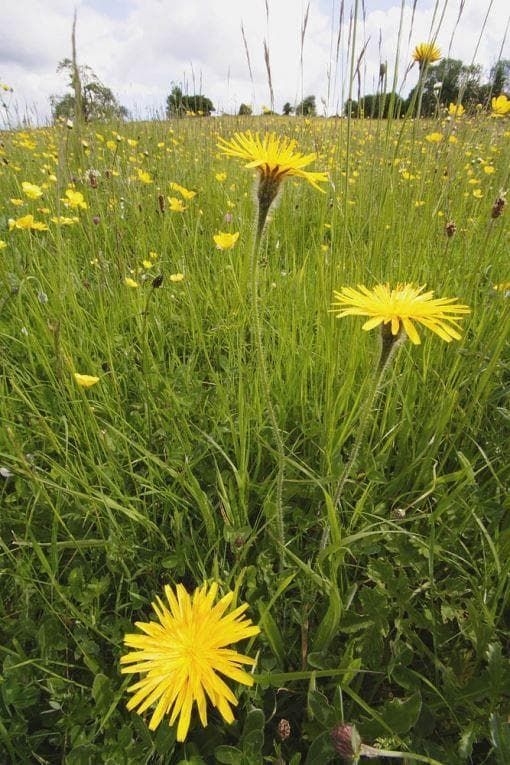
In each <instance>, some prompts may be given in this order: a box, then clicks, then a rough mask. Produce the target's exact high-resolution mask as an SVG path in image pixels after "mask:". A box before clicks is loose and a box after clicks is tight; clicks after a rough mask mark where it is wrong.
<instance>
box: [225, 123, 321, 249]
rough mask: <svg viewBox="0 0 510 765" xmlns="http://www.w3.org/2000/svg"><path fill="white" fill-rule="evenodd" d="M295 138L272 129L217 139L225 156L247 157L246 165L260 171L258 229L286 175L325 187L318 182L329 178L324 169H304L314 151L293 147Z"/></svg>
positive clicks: (312, 157)
mask: <svg viewBox="0 0 510 765" xmlns="http://www.w3.org/2000/svg"><path fill="white" fill-rule="evenodd" d="M296 146H297V143H296V141H295V140H294V139H292V140H291V139H289V138H281V137H278V136H276V135H275V134H274V133H265V134H264V136H263V137H261V136H260V134H259V133H255V134H253V133H252V132H251V130H247V131H246V132H245V133H234V136H233V138H231V139H230V140H229V141H227V140H225V139H224V138H220V139H219V143H218V148H219V149H220V150H221V152H222V154H224V155H225V156H228V157H236V158H238V159H242V160H247V163H246V165H245V167H246V168H249V169H250V168H254V169H256V170H257V172H258V174H259V182H258V186H257V199H258V204H259V215H258V232H259V234H261V233H262V230H263V228H264V224H265V222H266V218H267V214H268V212H269V210H270V208H271V205H272V204H273V202H274V201H275V200H276V198H277V196H278V192H279V190H280V185H281V183H282V181H283V180H284V179H285V178H287V177H292V176H294V177H297V178H304V179H305V180H306V181H308V183H310V184H311V185H312V186H313V187H314V188H316V189H318V190H319V191H324V189H321V187H320V186H319V183H325V182H326V181H327V180H328V174H327V173H325V172H315V171H311V170H305V168H306V167H307V166H308V165H309V164H310V163H311V162H313V161H314V160H315V159H316V157H317V155H316V154H315V153H311V154H302V153H301V152H300V151H296Z"/></svg>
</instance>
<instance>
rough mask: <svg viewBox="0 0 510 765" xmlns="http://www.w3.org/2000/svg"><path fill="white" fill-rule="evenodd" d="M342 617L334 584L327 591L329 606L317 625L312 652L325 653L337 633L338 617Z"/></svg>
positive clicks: (338, 596) (340, 605)
mask: <svg viewBox="0 0 510 765" xmlns="http://www.w3.org/2000/svg"><path fill="white" fill-rule="evenodd" d="M341 615H342V603H341V600H340V594H339V592H338V587H337V585H336V584H333V585H332V586H331V589H330V591H329V605H328V609H327V611H326V613H325V614H324V618H323V619H322V621H321V623H320V624H319V628H318V630H317V632H316V634H315V639H314V641H313V643H312V651H313V652H314V653H315V652H320V651H325V650H326V649H327V648H328V646H329V644H330V643H331V641H332V640H333V638H334V637H335V635H336V634H337V633H338V625H339V623H340V617H341Z"/></svg>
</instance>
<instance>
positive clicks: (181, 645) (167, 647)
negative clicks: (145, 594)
mask: <svg viewBox="0 0 510 765" xmlns="http://www.w3.org/2000/svg"><path fill="white" fill-rule="evenodd" d="M217 593H218V585H217V584H216V583H214V584H212V585H211V586H210V587H208V586H207V585H206V584H204V585H203V586H202V587H200V588H197V589H196V590H195V591H194V592H193V594H192V595H190V594H189V593H188V592H187V591H186V589H185V588H184V586H183V585H182V584H178V585H177V587H176V590H175V592H174V591H173V590H172V588H171V587H169V586H168V585H166V587H165V596H166V600H167V603H168V605H167V604H166V603H164V602H163V601H162V600H161V598H159V597H157V598H156V602H154V603H153V604H152V607H153V609H154V612H155V614H156V616H157V619H158V621H151V622H136V626H137V627H138V629H140V630H141V631H142V633H144V634H130V635H126V636H125V638H124V643H125V644H126V645H127V646H128V647H129V648H134V649H135V650H134V651H131V652H130V653H128V654H126V655H125V656H122V658H121V660H120V661H121V664H124V665H129V666H123V667H122V669H121V672H122V673H133V672H139V673H141V674H144V675H145V676H144V677H143V678H142V679H141V680H139V681H138V682H136V683H134V685H131V686H130V687H129V688H128V690H129V691H130V692H132V693H133V694H134V695H133V696H132V698H131V699H130V700H129V702H128V704H127V707H128V709H136V708H137V707H138V709H137V712H138V714H141V713H142V712H145V710H146V709H148V708H149V707H150V706H151V705H152V704H154V703H156V708H155V709H154V712H153V714H152V717H151V720H150V722H149V729H150V730H155V729H156V728H157V727H158V725H159V724H160V722H161V720H162V719H163V717H164V716H165V714H169V715H170V720H169V723H170V725H173V724H174V723H175V721H176V720H177V718H179V722H178V725H177V741H184V740H185V738H186V736H187V733H188V730H189V726H190V721H191V712H192V708H193V704H195V703H196V705H197V709H198V714H199V717H200V722H201V723H202V725H203V726H206V725H207V702H208V700H209V701H210V702H211V704H212V706H213V707H216V708H217V710H218V711H219V713H220V714H221V716H222V717H223V719H224V720H225V721H226V722H227V723H232V722H233V721H234V715H233V713H232V709H231V705H232V706H236V705H237V699H236V697H235V696H234V694H233V693H232V691H231V689H230V688H229V686H228V685H227V684H226V683H225V682H224V681H223V679H222V678H221V677H220V675H224V676H226V677H228V678H230V679H232V680H235V681H236V682H238V683H242V684H243V685H247V686H252V685H253V682H254V681H253V677H252V676H251V675H250V674H248V673H247V672H246V671H245V670H244V669H243V668H242V665H243V664H246V665H248V666H254V665H255V661H254V659H252V658H250V657H249V656H244V655H242V654H240V653H238V652H237V651H235V650H232V649H231V648H228V646H229V645H231V644H232V643H237V642H238V641H239V640H244V639H245V638H248V637H252V636H253V635H257V634H258V633H259V632H260V630H259V628H258V627H257V626H255V625H253V624H252V622H251V621H250V619H247V618H245V617H244V616H242V614H243V613H244V611H245V610H246V609H247V607H248V606H247V604H244V605H241V606H239V607H238V608H236V609H234V610H233V611H231V612H230V613H228V614H227V615H224V614H225V612H226V610H227V608H228V607H229V606H230V604H231V603H232V601H233V599H234V593H233V592H228V593H227V594H226V595H225V596H224V597H222V598H221V600H219V601H218V603H216V605H213V603H214V600H215V598H216V595H217Z"/></svg>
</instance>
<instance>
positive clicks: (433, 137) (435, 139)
mask: <svg viewBox="0 0 510 765" xmlns="http://www.w3.org/2000/svg"><path fill="white" fill-rule="evenodd" d="M425 140H426V141H428V142H429V143H440V142H441V141H442V140H443V134H442V133H429V134H428V135H426V136H425Z"/></svg>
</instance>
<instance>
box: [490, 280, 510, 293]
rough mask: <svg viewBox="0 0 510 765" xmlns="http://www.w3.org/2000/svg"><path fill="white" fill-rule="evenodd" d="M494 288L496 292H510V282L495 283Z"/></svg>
mask: <svg viewBox="0 0 510 765" xmlns="http://www.w3.org/2000/svg"><path fill="white" fill-rule="evenodd" d="M494 289H495V290H496V291H497V292H504V293H505V295H506V293H507V292H508V293H510V282H500V283H499V284H495V285H494Z"/></svg>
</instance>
